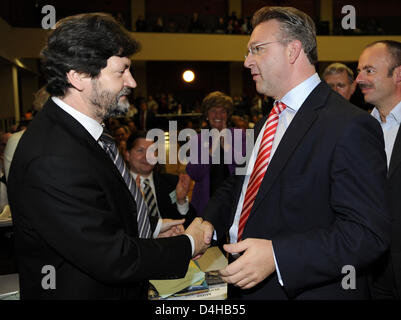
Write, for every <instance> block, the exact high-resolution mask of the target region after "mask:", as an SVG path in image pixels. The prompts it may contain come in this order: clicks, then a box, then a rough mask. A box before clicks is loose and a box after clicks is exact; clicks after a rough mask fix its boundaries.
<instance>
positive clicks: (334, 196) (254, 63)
mask: <svg viewBox="0 0 401 320" xmlns="http://www.w3.org/2000/svg"><path fill="white" fill-rule="evenodd" d="M253 27H254V29H253V32H252V35H251V38H250V40H249V43H248V54H247V57H246V60H245V63H244V64H245V67H247V68H249V69H250V71H251V74H252V76H253V80H254V81H255V83H256V89H257V91H258V92H259V93H262V94H264V95H267V96H271V97H273V98H274V99H275V100H276V103H275V106H274V108H273V110H272V112H271V113H270V115H269V117H268V120H267V121H266V118H264V119H263V120H262V121H261V122H259V123H258V124H257V125H256V127H255V138H256V141H255V146H254V149H253V153H252V155H251V157H250V159H249V162H248V167H247V173H246V175H245V176H233V177H230V178H228V180H226V181H225V183H224V184H223V185H222V187H221V188H220V189H219V190H217V192H216V195H215V196H214V197H213V198H212V199H211V200H210V201H209V204H208V206H207V208H206V209H205V211H204V212H203V213H202V216H203V217H204V219H205V220H208V221H209V222H211V223H212V224H213V225H214V227H215V229H216V232H217V235H218V234H222V233H224V232H225V231H227V230H229V233H230V242H231V244H228V245H225V246H224V248H225V250H226V251H227V252H229V253H231V254H232V255H234V258H236V260H235V261H233V262H232V263H230V264H229V265H228V266H227V267H226V268H225V269H223V270H221V271H220V274H221V276H222V277H223V279H224V280H225V281H226V282H228V283H229V284H232V285H234V286H236V287H238V288H240V290H238V291H239V292H238V295H239V297H242V298H243V299H365V298H369V291H368V277H367V269H368V268H369V266H370V264H371V263H373V262H374V261H375V260H376V259H378V258H379V257H380V256H381V255H382V254H383V253H384V252H385V250H386V249H387V247H388V244H389V237H388V232H389V216H388V208H387V201H386V166H385V154H384V143H383V136H382V133H381V130H380V126H379V125H378V123H377V121H375V120H374V119H372V117H371V116H370V115H369V114H367V113H366V112H364V111H362V110H359V109H358V108H356V107H355V106H353V105H351V104H350V103H349V102H348V101H347V100H345V99H344V98H343V97H342V96H340V95H339V94H337V93H336V92H334V91H332V90H331V89H330V87H329V86H328V85H327V84H325V83H323V82H321V80H320V79H319V77H318V75H317V74H316V71H315V67H314V63H315V62H316V61H317V49H316V37H315V27H314V23H313V21H312V20H311V18H310V17H309V16H307V15H306V14H304V13H303V12H301V11H299V10H297V9H295V8H288V7H264V8H262V9H260V10H259V11H257V12H256V13H255V15H254V17H253ZM232 289H233V287H232V286H230V289H229V290H230V291H229V294H232V293H233V291H232Z"/></svg>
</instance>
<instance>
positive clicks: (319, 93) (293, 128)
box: [249, 83, 330, 219]
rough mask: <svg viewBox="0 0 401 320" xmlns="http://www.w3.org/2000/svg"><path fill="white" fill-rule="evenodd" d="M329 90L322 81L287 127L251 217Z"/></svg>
mask: <svg viewBox="0 0 401 320" xmlns="http://www.w3.org/2000/svg"><path fill="white" fill-rule="evenodd" d="M329 92H330V89H329V88H328V87H327V85H326V84H324V83H320V84H319V85H318V86H317V87H316V88H315V89H314V90H313V91H312V92H311V94H310V95H309V96H308V98H307V99H306V100H305V102H304V103H303V104H302V106H301V107H300V109H299V110H298V112H297V114H296V115H295V117H294V119H293V120H292V121H291V124H290V126H289V127H288V128H287V130H286V132H285V134H284V136H283V138H282V139H281V141H280V144H279V146H278V148H277V150H276V152H275V154H274V156H273V158H272V159H271V161H270V164H269V166H268V168H267V171H266V173H265V176H264V178H263V180H262V184H261V186H260V188H259V191H258V194H257V195H256V199H255V203H254V205H253V208H252V211H251V215H250V217H249V219H251V217H252V212H253V211H255V210H256V209H257V208H258V206H259V205H260V204H261V203H262V202H263V199H264V198H265V197H266V195H267V193H268V192H269V190H270V188H271V187H272V185H273V183H274V182H275V181H276V179H277V178H278V177H279V176H280V173H281V171H282V170H283V169H284V168H285V166H286V164H287V161H288V160H289V159H290V157H291V155H292V153H293V152H294V151H295V149H296V148H297V146H298V145H299V144H300V143H301V141H302V139H303V138H304V136H305V134H306V133H307V132H308V130H309V129H310V128H311V126H312V125H313V123H314V122H315V120H316V119H317V117H318V111H319V109H320V108H321V107H322V106H323V105H324V102H325V101H326V99H327V96H328V94H329Z"/></svg>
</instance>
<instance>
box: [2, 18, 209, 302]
mask: <svg viewBox="0 0 401 320" xmlns="http://www.w3.org/2000/svg"><path fill="white" fill-rule="evenodd" d="M138 49H139V44H138V43H137V42H136V41H135V40H134V39H132V38H131V36H130V34H129V33H128V32H127V31H126V30H125V29H123V27H121V26H120V25H119V24H118V22H116V21H115V20H114V19H113V18H112V17H111V16H109V15H106V14H98V13H93V14H82V15H77V16H72V17H68V18H65V19H63V20H61V21H60V22H59V23H58V24H57V26H56V29H55V30H54V31H53V32H52V33H51V35H50V36H49V39H48V42H47V44H46V46H45V48H44V49H43V51H42V58H43V61H42V62H43V69H44V72H45V75H46V77H47V79H48V82H47V91H48V92H49V93H50V95H51V98H50V99H49V100H48V101H47V103H46V104H45V105H44V108H43V110H42V111H41V112H40V113H39V114H38V115H37V116H36V117H35V119H34V120H33V122H32V123H31V124H30V126H29V128H28V129H27V131H26V132H25V134H24V135H23V136H22V138H21V141H20V143H19V145H18V147H17V150H16V152H15V155H14V159H13V162H12V164H11V169H10V175H9V194H10V204H11V211H12V215H13V223H14V227H15V229H14V230H15V241H16V255H17V259H18V269H19V280H20V293H21V298H22V299H142V298H146V293H147V280H148V279H157V278H159V279H160V278H166V277H168V278H171V277H183V276H184V275H185V273H186V271H187V268H188V263H189V260H190V259H191V257H193V256H197V255H199V254H201V253H202V252H204V250H206V248H207V246H208V243H210V240H209V238H210V235H211V232H212V231H211V230H210V228H209V229H205V227H204V226H202V220H201V219H200V218H198V219H195V220H194V222H193V224H191V225H190V226H189V227H188V229H187V230H186V231H185V234H181V235H177V236H171V235H175V234H174V230H173V228H170V227H171V224H170V225H168V224H166V225H164V224H162V226H161V228H160V225H158V226H159V227H158V228H159V230H160V233H166V232H167V233H169V232H170V233H169V234H168V235H170V236H171V237H168V238H163V239H152V238H154V237H156V236H157V234H156V233H158V231H156V230H157V229H156V230H151V229H150V227H149V223H148V224H146V221H147V219H148V218H147V217H146V210H145V211H144V210H143V208H144V202H143V199H142V198H141V196H140V193H138V192H137V190H138V189H136V187H135V186H136V185H135V182H134V183H133V184H132V183H131V184H127V183H128V182H130V180H129V178H127V179H126V175H125V173H124V170H123V169H124V168H125V167H124V162H123V161H122V160H121V159H122V158H121V156H120V155H119V153H118V151H116V150H117V148H116V147H115V144H114V143H113V141H112V140H111V141H110V140H107V137H106V135H105V134H104V132H103V126H102V123H103V121H104V119H105V118H106V117H108V116H111V115H115V114H118V113H125V112H127V110H128V108H129V102H128V99H127V95H129V93H130V91H131V89H133V88H135V87H136V82H135V80H134V78H133V77H132V75H131V72H130V65H131V60H130V56H131V55H132V54H134V53H135V52H137V51H138ZM111 157H113V159H111ZM112 160H114V162H113V161H112ZM131 182H132V181H131ZM127 186H128V187H127ZM135 190H136V191H135ZM141 203H142V204H143V206H142V205H141ZM137 207H138V208H137ZM143 212H145V214H144V215H141V213H143ZM181 223H182V222H181ZM172 224H174V223H172ZM204 231H205V232H204ZM151 232H153V233H151ZM159 235H160V234H159ZM204 239H206V240H204Z"/></svg>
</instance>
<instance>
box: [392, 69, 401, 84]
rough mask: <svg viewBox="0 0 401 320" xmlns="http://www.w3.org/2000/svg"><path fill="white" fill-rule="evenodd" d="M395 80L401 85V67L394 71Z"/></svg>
mask: <svg viewBox="0 0 401 320" xmlns="http://www.w3.org/2000/svg"><path fill="white" fill-rule="evenodd" d="M393 74H394V78H395V82H396V83H401V66H398V67H397V68H395V69H394V73H393Z"/></svg>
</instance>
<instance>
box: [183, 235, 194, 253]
mask: <svg viewBox="0 0 401 320" xmlns="http://www.w3.org/2000/svg"><path fill="white" fill-rule="evenodd" d="M185 235H186V236H188V238H189V241H191V252H192V254H191V257H193V256H194V253H195V241H194V238H192V236H191V235H190V234H185Z"/></svg>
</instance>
